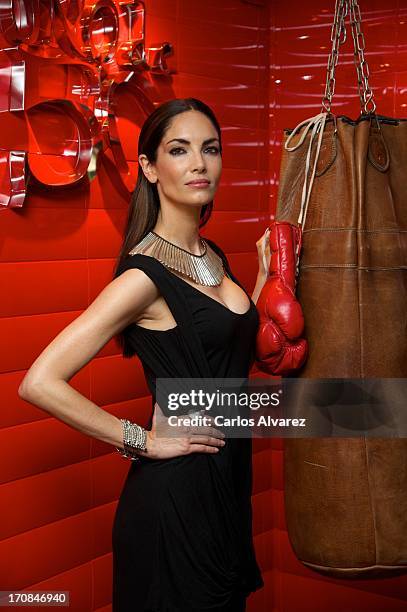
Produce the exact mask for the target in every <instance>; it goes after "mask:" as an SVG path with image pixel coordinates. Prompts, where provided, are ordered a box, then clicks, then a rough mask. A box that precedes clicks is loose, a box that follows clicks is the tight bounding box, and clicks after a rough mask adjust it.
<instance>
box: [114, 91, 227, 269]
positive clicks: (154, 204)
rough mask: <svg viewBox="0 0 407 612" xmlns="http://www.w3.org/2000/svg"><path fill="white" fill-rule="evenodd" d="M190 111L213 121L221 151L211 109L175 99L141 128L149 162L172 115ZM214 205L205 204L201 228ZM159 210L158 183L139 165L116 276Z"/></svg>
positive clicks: (140, 150) (140, 145) (143, 151)
mask: <svg viewBox="0 0 407 612" xmlns="http://www.w3.org/2000/svg"><path fill="white" fill-rule="evenodd" d="M190 110H196V111H199V112H201V113H203V114H204V115H206V117H208V119H209V120H210V121H211V122H212V123H213V125H214V127H215V129H216V131H217V133H218V137H219V143H220V151H222V145H221V130H220V126H219V123H218V120H217V119H216V117H215V114H214V112H213V111H212V109H211V108H209V106H207V105H206V104H205V103H204V102H202V101H201V100H197V99H196V98H175V99H173V100H168V101H167V102H164V103H163V104H160V106H158V107H157V108H156V109H154V111H153V112H152V113H151V114H150V115H149V116H148V117H147V119H146V120H145V122H144V124H143V127H142V128H141V131H140V136H139V141H138V155H142V154H144V155H146V156H147V158H148V160H149V161H150V162H155V161H156V159H157V149H158V146H159V144H160V142H161V140H162V138H163V136H164V134H165V132H166V131H167V129H168V128H169V127H170V123H171V120H172V119H173V117H175V116H176V115H179V114H180V113H184V112H186V111H190ZM212 208H213V202H209V203H208V204H205V205H204V206H202V209H201V215H200V221H199V227H200V228H201V227H203V226H204V225H205V223H207V222H208V220H209V218H210V216H211V213H212ZM159 209H160V199H159V196H158V190H157V185H156V184H155V183H150V181H149V180H148V179H147V178H146V177H145V176H144V172H143V171H142V169H141V167H140V166H139V168H138V177H137V183H136V186H135V189H134V191H133V194H132V197H131V200H130V204H129V210H128V217H127V223H126V229H125V231H124V238H123V243H122V246H121V249H120V252H119V256H118V258H117V261H116V267H115V271H114V275H116V273H117V271H118V269H119V267H120V265H121V263H122V261H123V260H124V258H125V257H126V256H127V254H128V253H129V251H130V250H131V249H132V248H133V247H134V245H136V244H137V243H138V242H140V240H142V238H144V236H146V234H148V232H149V231H150V230H152V229H153V227H154V226H155V224H156V222H157V216H158V212H159Z"/></svg>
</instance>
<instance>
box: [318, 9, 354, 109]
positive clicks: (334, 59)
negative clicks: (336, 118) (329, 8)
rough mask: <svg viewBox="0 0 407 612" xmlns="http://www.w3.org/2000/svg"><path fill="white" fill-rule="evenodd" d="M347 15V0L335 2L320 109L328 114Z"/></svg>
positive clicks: (344, 38) (344, 36) (344, 34)
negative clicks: (329, 49) (323, 92)
mask: <svg viewBox="0 0 407 612" xmlns="http://www.w3.org/2000/svg"><path fill="white" fill-rule="evenodd" d="M347 14H348V0H336V4H335V15H334V21H333V24H332V28H331V41H332V51H331V54H330V55H329V57H328V65H327V69H326V85H325V94H324V97H323V98H322V108H321V112H323V109H324V108H325V110H326V111H327V112H328V113H330V112H331V103H332V97H333V95H334V92H335V68H336V65H337V64H338V58H339V45H342V44H343V43H344V42H345V41H346V28H345V17H346V15H347Z"/></svg>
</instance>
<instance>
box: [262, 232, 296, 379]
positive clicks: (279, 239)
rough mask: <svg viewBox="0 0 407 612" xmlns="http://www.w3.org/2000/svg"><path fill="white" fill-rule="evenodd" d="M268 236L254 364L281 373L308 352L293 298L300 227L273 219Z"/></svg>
mask: <svg viewBox="0 0 407 612" xmlns="http://www.w3.org/2000/svg"><path fill="white" fill-rule="evenodd" d="M269 240H270V252H271V259H270V266H269V277H268V278H267V280H266V282H265V284H264V286H263V288H262V290H261V293H260V295H259V298H258V300H257V304H256V307H257V311H258V313H259V316H260V325H259V330H258V333H257V338H256V365H257V367H258V368H259V369H260V370H262V371H263V372H267V373H268V374H274V375H283V374H288V373H289V372H292V371H293V370H297V369H298V368H300V367H301V366H302V365H303V363H304V361H305V359H306V358H307V355H308V343H307V341H306V340H305V339H303V338H300V336H301V334H302V333H303V331H304V315H303V313H302V309H301V306H300V304H299V302H298V301H297V300H296V298H295V282H296V281H295V279H296V263H297V257H299V253H300V251H301V244H302V230H301V227H299V226H295V225H292V224H291V223H288V222H287V221H273V223H272V224H271V225H270V233H269Z"/></svg>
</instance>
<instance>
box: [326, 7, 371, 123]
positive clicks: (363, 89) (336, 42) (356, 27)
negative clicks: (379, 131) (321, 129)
mask: <svg viewBox="0 0 407 612" xmlns="http://www.w3.org/2000/svg"><path fill="white" fill-rule="evenodd" d="M348 13H349V15H350V24H351V32H352V38H353V47H354V53H353V59H354V63H355V67H356V72H357V77H358V90H359V98H360V106H361V111H360V112H361V114H363V113H366V114H368V113H374V111H375V110H376V104H375V102H374V100H373V92H372V90H371V89H370V86H369V76H370V72H369V66H368V63H367V61H366V59H365V55H364V51H365V37H364V36H363V33H362V29H361V24H362V17H361V14H360V8H359V4H358V1H357V0H336V4H335V14H334V21H333V24H332V28H331V41H332V50H331V53H330V55H329V57H328V64H327V71H326V85H325V93H324V97H323V98H322V108H321V112H323V109H325V110H326V111H327V112H328V113H330V112H331V104H332V97H333V95H334V93H335V68H336V66H337V64H338V59H339V47H340V45H342V44H343V43H344V42H345V41H346V25H345V19H346V17H347V15H348ZM369 107H370V108H369Z"/></svg>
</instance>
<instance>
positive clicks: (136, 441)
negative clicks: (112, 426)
mask: <svg viewBox="0 0 407 612" xmlns="http://www.w3.org/2000/svg"><path fill="white" fill-rule="evenodd" d="M120 421H121V423H122V426H123V446H124V448H123V449H122V448H118V447H117V446H116V450H117V451H118V452H119V453H120V454H121V455H123V457H126V458H127V459H132V460H133V461H136V460H140V458H139V456H138V454H137V451H138V450H141V451H145V452H147V430H146V429H144V427H141V425H137V423H132V422H131V421H128V420H127V419H120Z"/></svg>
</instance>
